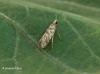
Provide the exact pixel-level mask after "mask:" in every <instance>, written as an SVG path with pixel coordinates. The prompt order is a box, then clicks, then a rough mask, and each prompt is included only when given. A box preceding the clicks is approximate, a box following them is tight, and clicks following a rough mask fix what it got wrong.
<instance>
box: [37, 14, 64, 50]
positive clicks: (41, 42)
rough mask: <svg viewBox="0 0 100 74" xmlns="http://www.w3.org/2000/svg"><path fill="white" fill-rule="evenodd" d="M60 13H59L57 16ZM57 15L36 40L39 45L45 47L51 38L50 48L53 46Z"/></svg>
mask: <svg viewBox="0 0 100 74" xmlns="http://www.w3.org/2000/svg"><path fill="white" fill-rule="evenodd" d="M62 13H63V12H62ZM62 13H60V14H59V16H60V15H61V14H62ZM59 16H58V17H59ZM58 17H56V20H55V21H54V22H53V23H52V24H51V25H50V26H49V27H48V29H47V30H46V32H45V33H44V34H43V36H42V37H41V39H40V40H39V42H38V46H39V47H41V48H45V47H46V46H47V45H48V44H49V42H50V41H51V40H52V48H53V38H54V34H55V31H56V26H57V23H58Z"/></svg>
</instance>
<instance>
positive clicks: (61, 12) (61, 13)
mask: <svg viewBox="0 0 100 74" xmlns="http://www.w3.org/2000/svg"><path fill="white" fill-rule="evenodd" d="M62 13H63V11H62V12H61V13H60V14H59V15H58V17H57V16H56V19H58V18H59V16H60V15H61V14H62Z"/></svg>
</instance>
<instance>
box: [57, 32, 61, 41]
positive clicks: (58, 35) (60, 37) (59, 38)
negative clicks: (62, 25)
mask: <svg viewBox="0 0 100 74" xmlns="http://www.w3.org/2000/svg"><path fill="white" fill-rule="evenodd" d="M57 33H58V36H59V39H60V40H61V36H60V33H59V30H57Z"/></svg>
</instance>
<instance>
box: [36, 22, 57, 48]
mask: <svg viewBox="0 0 100 74" xmlns="http://www.w3.org/2000/svg"><path fill="white" fill-rule="evenodd" d="M55 30H56V24H54V23H53V24H51V25H50V26H49V28H48V29H47V30H46V32H45V33H44V35H43V36H42V38H41V39H40V41H39V43H38V46H40V47H41V48H45V47H46V46H47V45H48V43H49V42H50V40H51V39H52V37H53V36H54V33H55Z"/></svg>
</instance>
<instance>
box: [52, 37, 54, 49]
mask: <svg viewBox="0 0 100 74" xmlns="http://www.w3.org/2000/svg"><path fill="white" fill-rule="evenodd" d="M53 38H54V36H53V37H52V49H53Z"/></svg>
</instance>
